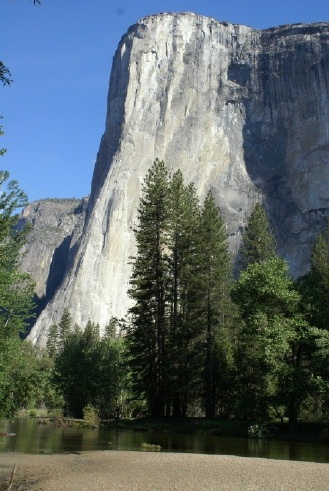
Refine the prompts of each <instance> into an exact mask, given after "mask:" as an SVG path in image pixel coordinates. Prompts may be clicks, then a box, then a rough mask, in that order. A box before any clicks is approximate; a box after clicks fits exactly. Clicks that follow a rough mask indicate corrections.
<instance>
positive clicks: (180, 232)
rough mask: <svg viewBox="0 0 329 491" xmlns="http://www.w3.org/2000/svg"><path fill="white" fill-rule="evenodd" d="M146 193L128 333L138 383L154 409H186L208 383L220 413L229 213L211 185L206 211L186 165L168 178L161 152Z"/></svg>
mask: <svg viewBox="0 0 329 491" xmlns="http://www.w3.org/2000/svg"><path fill="white" fill-rule="evenodd" d="M143 193H144V194H143V197H142V199H141V206H140V209H139V217H138V218H139V224H138V228H137V229H136V231H135V234H136V241H137V255H136V258H134V262H133V274H132V279H131V289H130V296H131V298H132V299H133V300H134V305H133V307H132V308H131V309H130V314H131V324H130V325H129V326H128V329H127V336H126V340H125V342H126V345H127V354H128V357H129V367H130V370H131V374H132V376H131V380H132V385H133V389H134V391H135V393H136V395H137V396H138V397H139V398H141V399H144V398H146V400H147V403H148V408H149V411H150V413H151V414H152V415H153V416H163V415H164V413H166V414H168V415H170V414H172V415H174V416H182V415H186V413H187V410H188V407H191V405H192V404H195V402H196V400H197V398H199V399H201V397H202V396H201V392H202V390H203V388H204V391H205V394H207V395H205V400H206V401H208V400H209V398H210V394H211V409H209V413H210V411H211V414H214V411H215V399H216V397H217V396H215V392H216V383H215V381H214V378H213V373H214V365H215V359H216V357H217V354H219V353H220V354H221V355H223V351H221V350H220V349H219V350H218V352H217V353H215V346H218V343H217V344H216V343H215V337H216V334H218V333H219V327H220V326H222V327H223V325H224V324H225V319H226V316H227V315H228V312H229V309H228V305H229V304H230V297H229V277H230V258H229V255H228V251H227V245H226V236H225V232H224V227H223V221H222V219H221V217H220V214H219V210H218V208H217V207H216V205H215V202H214V198H213V196H212V195H211V193H209V195H208V196H207V198H206V200H205V204H204V207H203V209H202V210H201V212H200V209H199V205H198V200H197V197H196V192H195V189H194V187H193V185H190V186H185V185H184V182H183V177H182V174H181V172H180V171H178V172H176V173H175V174H174V175H173V177H172V178H170V176H168V172H167V170H166V168H165V166H164V163H163V162H160V161H158V160H156V161H155V162H154V164H153V166H152V168H151V169H150V171H149V173H148V175H147V176H146V179H145V181H144V187H143ZM200 292H202V295H200ZM224 331H225V329H224ZM224 331H222V332H221V334H223V333H224ZM217 360H218V358H217ZM217 366H219V364H217ZM210 387H211V389H210ZM207 404H208V403H207V402H206V406H207ZM207 407H210V403H209V404H208V406H207Z"/></svg>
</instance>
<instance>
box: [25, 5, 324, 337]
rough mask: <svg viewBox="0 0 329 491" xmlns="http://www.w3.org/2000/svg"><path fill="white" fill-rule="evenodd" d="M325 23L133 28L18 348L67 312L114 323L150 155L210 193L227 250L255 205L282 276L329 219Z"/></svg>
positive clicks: (192, 19) (187, 19)
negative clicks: (45, 288) (81, 193)
mask: <svg viewBox="0 0 329 491" xmlns="http://www.w3.org/2000/svg"><path fill="white" fill-rule="evenodd" d="M328 101H329V24H328V23H317V24H311V25H304V24H296V25H290V26H280V27H277V28H271V29H267V30H263V31H260V30H255V29H252V28H250V27H246V26H242V25H234V24H230V23H227V22H219V21H216V20H215V19H212V18H207V17H202V16H199V15H196V14H192V13H183V14H159V15H155V16H150V17H147V18H144V19H142V20H140V21H139V22H138V23H137V24H135V25H134V26H132V27H131V28H130V29H129V30H128V32H127V33H126V34H125V35H124V36H123V37H122V39H121V41H120V43H119V46H118V49H117V51H116V54H115V56H114V60H113V66H112V72H111V78H110V87H109V95H108V111H107V117H106V128H105V133H104V135H103V137H102V139H101V143H100V149H99V153H98V156H97V162H96V165H95V169H94V175H93V180H92V190H91V196H90V201H89V206H88V210H87V214H86V220H85V224H84V229H83V233H82V234H81V237H80V241H79V246H78V247H77V250H76V253H75V255H74V258H73V259H74V260H72V264H71V266H70V268H69V269H68V270H66V273H65V274H64V276H63V281H62V283H61V285H60V287H59V288H58V289H57V292H56V294H55V295H54V296H53V298H52V299H51V301H50V302H49V303H48V304H47V306H46V308H45V309H44V310H43V312H42V313H41V315H40V316H39V318H38V320H37V322H36V324H35V326H34V327H33V329H32V331H31V334H30V339H31V340H32V341H33V342H36V343H39V344H44V343H45V339H46V336H47V329H48V328H49V326H50V325H51V324H52V323H53V322H56V321H58V320H59V318H60V316H61V314H62V311H63V308H64V307H68V308H69V310H70V312H71V314H72V317H73V319H74V321H75V322H77V323H78V324H79V325H81V326H84V325H85V323H86V322H87V321H88V319H92V320H93V321H94V322H97V323H99V324H100V325H101V327H102V326H104V325H105V324H106V322H107V321H108V320H109V318H110V317H111V316H112V315H114V316H117V317H122V316H125V315H126V312H127V308H128V306H129V299H128V297H127V293H126V292H127V287H128V283H129V277H130V272H131V265H130V264H129V256H130V255H132V254H133V252H134V237H133V233H132V231H131V227H132V226H133V225H134V223H135V220H136V209H137V206H138V201H139V198H140V190H141V183H142V181H143V178H144V176H145V174H146V172H147V170H148V169H149V167H150V166H151V164H152V163H153V161H154V159H155V158H156V157H158V158H160V159H163V160H164V161H165V162H166V164H167V165H168V167H169V168H170V169H172V170H173V171H174V170H176V169H177V168H180V169H181V170H182V172H183V175H184V177H185V179H186V181H193V182H194V183H195V185H196V188H197V191H198V194H199V196H200V198H201V199H202V197H203V196H204V195H205V193H206V192H207V191H208V190H209V189H211V190H212V191H213V193H214V195H215V197H216V200H217V202H218V204H219V206H220V207H221V209H222V212H223V215H224V218H225V221H226V224H227V232H228V236H229V242H230V247H231V250H232V252H233V254H236V252H237V250H238V247H239V242H240V237H241V233H242V231H243V229H244V227H245V226H246V223H247V219H248V216H249V214H250V211H251V209H252V207H253V206H254V204H255V202H256V201H258V200H263V202H264V205H265V207H266V209H267V211H268V214H269V217H270V219H271V223H272V225H273V228H274V231H275V234H276V237H277V241H278V246H279V253H280V254H281V255H282V256H284V257H285V258H286V259H287V260H288V262H289V265H290V268H291V272H292V274H293V275H294V276H297V275H299V274H303V273H304V272H305V271H306V270H307V268H308V264H309V254H310V247H311V245H312V243H313V241H314V237H315V235H316V234H317V233H318V232H319V231H320V230H321V229H322V227H323V225H324V223H325V222H326V220H327V218H328V216H329V204H328V202H329V179H328V177H329V166H328V163H329V103H328Z"/></svg>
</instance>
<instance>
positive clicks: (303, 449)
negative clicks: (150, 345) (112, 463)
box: [0, 418, 329, 462]
mask: <svg viewBox="0 0 329 491" xmlns="http://www.w3.org/2000/svg"><path fill="white" fill-rule="evenodd" d="M0 431H6V432H8V433H15V435H12V436H6V437H3V436H0V453H1V452H24V453H33V454H37V453H54V452H55V453H57V452H80V451H83V450H142V446H141V445H142V443H149V444H153V445H160V446H161V451H164V452H189V453H202V454H218V455H238V456H241V457H262V458H269V459H284V460H304V461H310V462H329V444H324V443H316V444H313V443H304V442H286V441H285V442H278V441H272V440H260V439H247V438H227V437H221V436H215V435H186V434H176V433H174V434H170V433H157V432H134V431H130V430H107V429H103V428H99V429H92V428H67V427H55V426H53V425H44V424H39V421H38V420H37V419H33V418H31V419H17V420H14V421H12V422H1V423H0ZM0 459H1V457H0Z"/></svg>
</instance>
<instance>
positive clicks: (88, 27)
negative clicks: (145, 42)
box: [0, 0, 329, 201]
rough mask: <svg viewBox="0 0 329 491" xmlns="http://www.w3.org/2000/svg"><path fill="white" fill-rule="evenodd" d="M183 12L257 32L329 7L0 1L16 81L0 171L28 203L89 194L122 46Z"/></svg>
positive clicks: (317, 0)
mask: <svg viewBox="0 0 329 491" xmlns="http://www.w3.org/2000/svg"><path fill="white" fill-rule="evenodd" d="M183 11H185V12H186V11H189V12H196V13H198V14H202V15H207V16H211V17H214V18H215V19H217V20H222V21H223V20H226V21H229V22H233V23H235V24H246V25H249V26H252V27H255V28H257V29H263V28H267V27H273V26H277V25H281V24H291V23H297V22H317V21H329V1H328V0H285V1H283V0H276V1H273V0H271V1H268V0H226V1H225V2H224V1H220V0H203V1H197V0H152V1H151V0H126V1H123V0H43V1H42V5H39V6H33V2H32V1H30V0H0V60H1V61H3V62H4V63H5V65H6V66H8V67H9V68H10V71H11V74H12V79H13V80H14V82H13V84H12V85H11V86H10V87H0V115H2V116H3V119H2V120H1V124H2V125H3V129H4V131H5V135H4V136H3V137H1V140H0V148H2V147H6V148H7V153H6V155H5V156H4V157H1V161H0V162H1V163H0V168H1V169H6V170H9V172H10V174H11V178H13V179H17V180H18V181H19V184H20V186H21V188H22V189H24V190H25V191H26V192H27V194H28V197H29V199H30V201H34V200H37V199H41V198H64V197H68V198H70V197H82V196H86V195H88V194H89V192H90V183H91V178H92V172H93V167H94V162H95V158H96V155H97V151H98V146H99V141H100V138H101V135H102V133H103V131H104V125H105V115H106V100H107V91H108V83H109V76H110V70H111V64H112V58H113V55H114V52H115V50H116V47H117V45H118V43H119V40H120V38H121V36H122V35H123V34H124V33H125V32H126V31H127V29H128V27H129V26H131V25H132V24H134V23H135V22H136V21H137V20H139V19H140V18H142V17H145V16H146V15H149V14H155V13H158V12H183Z"/></svg>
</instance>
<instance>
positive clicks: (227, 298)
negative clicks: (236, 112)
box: [0, 160, 329, 424]
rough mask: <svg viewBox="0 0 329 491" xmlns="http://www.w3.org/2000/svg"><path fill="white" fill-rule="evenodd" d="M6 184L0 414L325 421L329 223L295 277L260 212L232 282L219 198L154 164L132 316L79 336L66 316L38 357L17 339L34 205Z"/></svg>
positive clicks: (1, 199)
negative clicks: (28, 216)
mask: <svg viewBox="0 0 329 491" xmlns="http://www.w3.org/2000/svg"><path fill="white" fill-rule="evenodd" d="M0 187H1V193H0V417H12V416H13V415H14V414H15V413H16V412H17V411H18V410H19V409H21V408H29V409H33V408H36V407H39V406H40V405H43V406H46V407H47V408H48V409H49V410H54V409H56V410H58V411H61V412H63V413H64V414H65V415H69V416H74V417H82V416H83V414H84V411H85V410H86V408H92V409H93V411H94V412H95V413H97V414H98V415H99V417H100V418H102V419H110V418H119V417H128V416H134V417H136V416H142V415H151V416H154V417H165V416H166V417H186V416H205V417H221V418H230V419H239V420H241V419H244V420H248V421H262V422H263V421H271V420H279V421H280V420H281V421H283V420H284V419H288V420H289V422H290V423H291V424H295V423H296V422H297V420H298V418H304V419H311V420H320V419H327V417H328V404H329V368H328V367H329V364H328V357H329V329H328V328H329V226H327V228H326V229H325V230H324V231H323V233H322V234H321V235H319V236H318V237H317V239H316V241H315V244H314V247H313V252H312V257H311V266H310V271H309V273H308V274H307V275H306V276H305V277H303V278H299V279H298V280H293V279H292V278H291V277H290V275H289V270H288V265H287V264H286V262H285V260H284V259H282V258H280V257H278V255H277V252H276V244H275V238H274V236H273V233H272V231H271V228H270V224H269V221H268V219H267V216H266V210H265V208H264V207H263V206H262V205H261V204H259V203H258V204H256V206H255V208H254V210H253V211H252V213H251V216H250V217H249V222H248V226H247V228H246V230H245V231H244V234H243V237H242V243H241V248H240V252H239V262H240V263H239V264H240V268H239V274H238V276H237V277H234V276H233V271H232V262H233V261H232V257H231V256H230V253H229V249H228V245H227V236H226V231H225V224H224V221H223V218H222V216H221V212H220V210H219V208H218V207H217V206H216V203H215V200H214V197H213V195H212V193H211V192H209V193H208V195H207V196H206V197H205V200H204V202H203V203H200V202H199V200H198V197H197V194H196V190H195V188H194V186H193V184H189V185H186V184H185V183H184V179H183V176H182V173H181V172H180V171H178V172H176V173H174V174H173V175H170V173H169V172H168V170H167V168H166V166H165V164H164V162H161V161H159V160H156V161H155V162H154V164H153V166H152V167H151V169H150V170H149V172H148V174H147V176H146V177H145V180H144V184H143V192H142V197H141V200H140V203H139V209H138V221H137V226H136V229H135V230H134V233H135V238H136V244H137V248H136V255H135V257H133V258H131V263H132V276H131V280H130V290H129V295H130V297H131V300H132V307H131V309H130V310H129V312H127V316H126V318H125V319H120V320H118V319H115V318H112V319H109V322H108V325H107V326H99V325H96V324H94V323H93V321H92V319H90V321H89V322H88V323H87V325H86V326H76V325H73V324H72V321H71V315H70V312H68V311H67V310H65V311H64V312H63V315H62V318H61V321H60V322H59V324H58V325H57V324H56V325H53V326H51V327H50V329H49V332H48V342H47V347H46V349H44V350H43V349H40V348H38V347H35V346H32V345H31V344H30V343H29V342H27V341H22V340H21V338H22V337H24V332H25V331H26V329H27V328H28V326H29V325H30V324H31V322H32V320H33V309H34V305H33V282H32V280H31V278H30V277H29V276H28V275H27V274H25V273H22V272H21V271H20V269H19V254H20V248H21V246H22V244H23V243H24V240H25V237H26V234H27V233H28V229H26V228H25V229H24V230H19V229H18V228H17V226H16V225H17V221H18V215H17V210H18V209H19V208H21V207H22V206H24V205H25V204H26V202H27V198H26V196H25V193H24V192H22V191H21V190H20V188H19V187H18V184H17V182H16V181H9V175H8V173H7V172H0Z"/></svg>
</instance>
